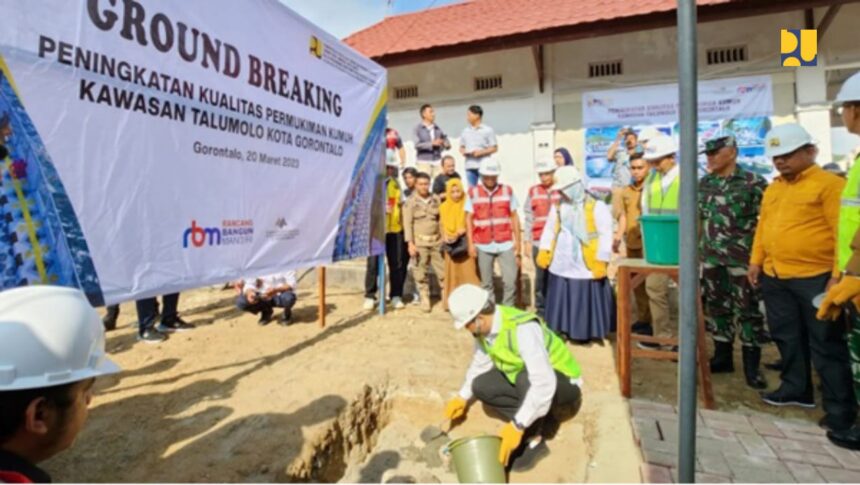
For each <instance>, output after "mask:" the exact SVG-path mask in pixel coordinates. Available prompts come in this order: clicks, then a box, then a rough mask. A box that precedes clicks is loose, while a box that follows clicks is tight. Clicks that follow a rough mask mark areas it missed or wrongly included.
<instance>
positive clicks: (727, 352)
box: [711, 340, 735, 374]
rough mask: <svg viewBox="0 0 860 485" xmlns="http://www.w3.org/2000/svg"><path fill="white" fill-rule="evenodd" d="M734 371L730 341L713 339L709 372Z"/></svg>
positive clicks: (722, 372) (723, 372)
mask: <svg viewBox="0 0 860 485" xmlns="http://www.w3.org/2000/svg"><path fill="white" fill-rule="evenodd" d="M734 371H735V362H734V358H733V356H732V343H731V342H720V341H718V340H714V357H713V358H712V359H711V374H727V373H730V372H734Z"/></svg>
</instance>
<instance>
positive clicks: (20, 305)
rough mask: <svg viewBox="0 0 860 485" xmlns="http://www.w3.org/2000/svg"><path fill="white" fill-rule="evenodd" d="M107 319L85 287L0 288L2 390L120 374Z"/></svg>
mask: <svg viewBox="0 0 860 485" xmlns="http://www.w3.org/2000/svg"><path fill="white" fill-rule="evenodd" d="M119 370H120V369H119V366H117V365H116V364H114V363H113V362H112V361H111V360H110V359H108V358H107V357H106V356H105V334H104V327H103V326H102V322H101V319H100V318H99V315H98V313H96V311H95V309H93V307H92V306H90V303H89V302H88V301H87V299H86V297H85V296H84V294H83V293H81V292H80V291H79V290H75V289H72V288H63V287H59V286H27V287H23V288H15V289H12V290H7V291H3V292H0V391H16V390H23V389H36V388H41V387H49V386H58V385H61V384H69V383H72V382H78V381H82V380H84V379H89V378H90V377H97V376H102V375H107V374H113V373H116V372H119Z"/></svg>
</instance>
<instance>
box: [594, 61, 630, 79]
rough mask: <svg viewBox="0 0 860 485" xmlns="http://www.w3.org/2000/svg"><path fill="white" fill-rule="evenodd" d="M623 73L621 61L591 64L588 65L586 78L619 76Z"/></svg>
mask: <svg viewBox="0 0 860 485" xmlns="http://www.w3.org/2000/svg"><path fill="white" fill-rule="evenodd" d="M623 73H624V70H623V69H622V67H621V61H606V62H592V63H590V64H589V65H588V77H590V78H595V77H609V76H620V75H621V74H623Z"/></svg>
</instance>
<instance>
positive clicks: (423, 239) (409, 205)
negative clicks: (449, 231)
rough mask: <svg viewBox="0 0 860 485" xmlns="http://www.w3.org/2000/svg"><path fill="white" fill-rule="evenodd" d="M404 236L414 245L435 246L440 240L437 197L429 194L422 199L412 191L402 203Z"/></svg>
mask: <svg viewBox="0 0 860 485" xmlns="http://www.w3.org/2000/svg"><path fill="white" fill-rule="evenodd" d="M403 226H404V236H405V239H406V242H407V243H410V242H414V243H415V245H416V246H418V247H422V248H427V247H436V246H438V245H439V243H440V242H441V240H442V238H441V233H440V227H439V198H438V197H437V196H435V195H432V194H431V195H430V196H429V197H428V198H427V199H422V198H421V196H419V195H418V193H417V192H414V193H413V194H412V195H411V196H410V197H409V198H408V199H406V202H405V203H404V204H403Z"/></svg>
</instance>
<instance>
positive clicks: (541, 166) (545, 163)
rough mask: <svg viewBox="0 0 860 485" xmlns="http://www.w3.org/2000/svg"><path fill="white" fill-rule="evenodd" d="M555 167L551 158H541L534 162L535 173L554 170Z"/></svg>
mask: <svg viewBox="0 0 860 485" xmlns="http://www.w3.org/2000/svg"><path fill="white" fill-rule="evenodd" d="M556 168H558V167H557V166H556V164H555V160H553V159H552V158H541V159H540V160H538V162H537V163H536V164H535V170H536V171H537V173H548V172H555V169H556Z"/></svg>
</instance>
